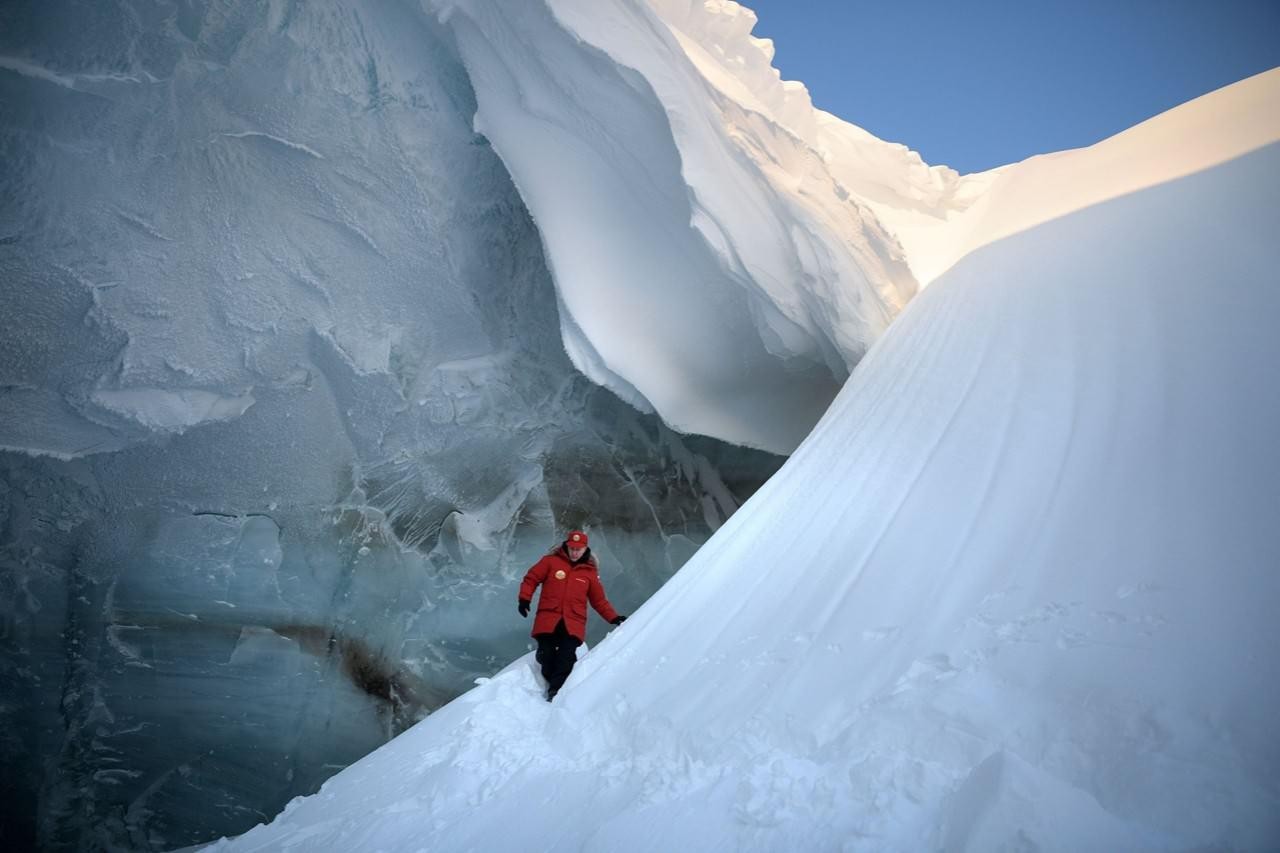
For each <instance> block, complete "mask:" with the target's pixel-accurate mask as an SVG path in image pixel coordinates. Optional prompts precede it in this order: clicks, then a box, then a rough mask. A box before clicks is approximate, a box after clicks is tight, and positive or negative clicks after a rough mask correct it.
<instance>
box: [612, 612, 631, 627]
mask: <svg viewBox="0 0 1280 853" xmlns="http://www.w3.org/2000/svg"><path fill="white" fill-rule="evenodd" d="M626 621H627V617H625V616H623V615H622V614H621V613H619V614H618V615H617V616H615V617H614V619H613V621H612V622H610V623H609V624H610V625H621V624H622V623H623V622H626Z"/></svg>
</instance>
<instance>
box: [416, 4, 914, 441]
mask: <svg viewBox="0 0 1280 853" xmlns="http://www.w3.org/2000/svg"><path fill="white" fill-rule="evenodd" d="M436 5H437V6H438V7H439V8H440V9H441V15H442V19H443V20H444V21H446V22H447V25H448V26H449V28H450V30H451V31H452V32H453V33H454V35H455V37H456V39H457V42H458V46H459V50H460V52H461V54H462V57H463V60H464V62H465V63H466V66H467V71H468V73H469V75H470V77H471V80H472V84H473V85H474V86H475V89H476V94H477V101H478V111H477V116H476V128H477V129H478V130H479V131H480V132H482V133H483V134H484V135H485V136H486V137H487V138H488V139H489V140H490V141H491V142H492V143H493V145H494V147H495V149H496V150H497V151H498V153H499V154H500V156H501V157H502V158H503V162H504V163H505V164H506V165H507V167H508V168H509V169H510V170H511V173H512V176H513V177H514V179H515V182H516V185H517V186H518V187H519V189H520V192H521V195H522V197H523V198H524V200H525V202H526V204H527V205H528V206H529V208H530V211H531V213H532V215H533V217H534V221H535V222H536V224H537V226H538V229H539V232H540V234H541V235H542V239H543V243H544V245H545V247H546V250H547V253H548V256H549V259H550V267H551V270H552V273H553V276H554V278H555V283H556V288H557V292H558V294H559V297H560V301H561V305H562V323H563V332H564V336H565V340H566V348H567V349H568V351H569V353H570V356H571V357H572V358H573V359H574V363H575V364H576V365H577V366H578V367H579V368H580V369H581V370H582V371H583V372H584V373H586V374H587V375H588V376H590V377H591V378H592V379H594V380H595V381H597V382H600V383H602V384H604V385H606V386H608V387H610V388H613V389H614V390H615V391H617V392H618V393H619V394H620V395H621V396H623V397H624V398H626V399H628V400H629V401H630V402H632V403H633V404H635V405H637V406H640V407H643V408H646V409H648V408H652V409H653V410H656V411H657V413H658V414H659V415H661V416H662V418H663V419H664V420H665V421H666V422H667V423H669V424H671V425H672V426H674V427H675V428H677V429H679V430H682V431H688V432H697V433H703V434H707V435H713V436H716V437H719V438H723V439H727V440H730V441H733V442H737V443H741V444H747V445H752V446H756V447H763V448H766V449H770V450H774V451H780V452H785V451H789V450H790V449H792V448H793V447H794V446H795V445H796V444H797V443H798V442H799V440H800V439H801V438H802V437H803V436H804V434H805V433H806V432H807V430H808V429H809V428H810V427H811V426H812V424H813V423H814V422H815V421H816V419H817V416H818V415H819V414H820V413H821V411H822V410H823V409H825V407H826V405H827V404H828V403H829V402H830V399H831V398H832V397H833V396H834V393H835V391H836V390H837V389H838V387H839V384H840V383H841V382H843V380H844V379H845V377H846V376H847V375H848V372H849V370H850V369H851V368H852V366H853V365H854V364H855V363H856V362H857V361H858V359H859V358H860V357H861V356H862V354H863V353H864V352H865V351H866V348H867V346H869V345H870V343H871V342H872V341H873V340H874V339H875V338H876V337H877V336H879V335H880V334H881V333H882V332H883V331H884V329H885V328H886V327H887V325H888V323H889V321H890V320H891V319H892V318H893V316H894V315H895V314H896V313H897V312H898V311H899V310H900V309H901V307H902V305H903V304H905V302H906V301H907V300H908V299H909V298H910V297H911V296H912V294H913V293H914V292H915V281H914V279H913V278H912V277H911V274H910V272H909V270H908V269H907V267H906V265H905V263H904V261H903V259H902V257H901V254H900V252H899V250H898V248H897V245H896V243H895V241H894V239H893V238H892V237H891V236H890V235H888V234H887V233H886V232H885V231H884V230H883V229H882V228H881V227H880V225H879V223H878V221H877V220H876V218H875V216H874V215H872V214H871V213H870V211H869V210H868V209H867V208H866V207H865V206H864V205H863V204H861V203H860V202H859V200H858V198H857V197H856V195H854V194H852V193H850V192H849V190H848V189H847V188H845V187H844V186H842V185H841V184H840V183H839V182H838V181H836V180H835V179H834V178H833V177H832V175H831V172H830V170H829V169H828V168H827V166H826V165H825V163H824V161H823V157H822V155H821V153H820V152H819V151H818V150H816V149H815V148H814V147H813V144H811V143H810V142H809V141H808V140H807V139H806V138H805V137H804V136H801V135H797V132H796V131H795V130H793V129H792V128H793V126H800V125H804V124H805V123H806V122H807V123H808V124H810V125H812V124H813V123H814V122H815V121H816V119H815V116H816V113H814V111H813V109H812V107H811V106H810V105H809V103H808V98H807V95H804V94H803V92H802V87H800V88H799V89H797V87H796V85H795V84H790V86H791V89H790V90H788V89H787V84H782V83H781V82H779V81H778V80H777V72H776V71H773V69H772V68H771V67H770V65H769V61H768V60H769V55H768V53H767V51H766V52H761V49H760V48H759V47H758V46H757V43H755V42H753V41H749V40H748V37H747V35H746V32H747V30H749V29H750V21H753V20H754V18H753V17H752V16H750V14H749V13H746V12H745V10H742V9H741V8H740V7H738V6H737V5H736V4H727V5H726V6H725V8H726V9H727V10H729V11H730V15H729V17H728V18H723V16H719V17H717V16H716V15H714V14H712V13H710V12H707V11H705V10H698V9H693V8H692V7H690V10H687V13H686V14H679V11H680V10H679V9H678V8H677V5H678V4H668V5H669V7H670V8H666V11H667V13H668V15H669V21H670V27H668V25H667V24H665V23H664V19H663V18H661V17H659V15H658V14H657V13H656V12H655V11H653V10H651V9H650V8H649V7H648V6H647V5H646V4H645V3H642V2H638V0H600V2H596V1H595V0H592V2H582V0H549V1H548V2H543V0H537V2H529V3H519V4H511V3H503V2H496V0H466V2H455V0H441V2H439V3H437V4H436ZM722 19H723V20H724V21H726V22H728V23H727V24H726V26H725V27H722V28H721V29H722V32H716V31H715V30H716V28H715V26H714V25H715V23H716V22H717V21H720V20H722ZM682 27H684V28H685V30H688V32H685V30H682V29H681V28H682ZM726 45H728V46H732V47H745V49H746V55H748V56H749V57H751V58H752V59H753V60H754V64H745V65H744V64H743V63H739V62H736V61H735V57H734V56H729V55H727V54H726V53H725V50H726ZM743 68H745V69H746V70H745V71H743V70H742V69H743ZM739 72H741V74H742V75H743V76H735V74H738V73H739ZM770 75H772V77H771V78H770ZM761 76H763V78H765V79H767V80H768V82H769V83H771V87H770V86H765V87H753V83H755V82H756V79H757V78H760V77H761ZM753 88H755V90H756V91H755V92H753ZM757 93H758V94H757ZM808 132H812V131H811V130H809V131H808ZM884 146H885V144H884V143H880V142H879V140H872V141H871V142H869V143H868V145H867V147H868V149H871V150H876V151H880V150H881V149H882V148H883V147H884ZM917 162H918V158H917ZM871 171H872V170H870V169H868V170H866V172H867V173H870V172H871ZM903 172H904V173H905V172H906V169H903ZM928 177H929V179H932V173H929V175H928ZM893 179H895V180H900V181H903V182H907V183H909V181H908V180H907V177H906V176H905V175H904V176H901V177H899V176H898V175H895V176H894V178H893Z"/></svg>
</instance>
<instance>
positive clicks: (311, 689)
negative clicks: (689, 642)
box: [0, 0, 777, 849]
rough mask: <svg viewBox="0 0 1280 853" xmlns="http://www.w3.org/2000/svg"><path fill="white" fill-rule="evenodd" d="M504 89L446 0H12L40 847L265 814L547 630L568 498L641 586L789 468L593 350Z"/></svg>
mask: <svg viewBox="0 0 1280 853" xmlns="http://www.w3.org/2000/svg"><path fill="white" fill-rule="evenodd" d="M475 106H476V105H475V100H474V97H473V94H472V90H471V87H470V83H469V80H468V77H467V74H466V70H465V68H464V67H463V65H462V63H461V62H460V61H459V58H458V56H457V54H456V52H455V49H454V47H453V44H452V38H451V36H450V35H449V34H448V33H447V32H445V31H443V30H442V29H441V27H440V25H439V24H438V23H437V22H436V20H435V18H434V17H433V15H431V14H428V13H426V12H425V11H424V10H422V9H421V8H419V7H418V6H416V5H414V4H412V3H386V4H378V5H377V6H376V7H361V6H358V5H352V4H347V3H343V2H336V0H335V2H318V3H317V2H306V3H302V2H288V0H273V2H270V3H263V4H259V3H251V2H229V3H216V4H207V5H206V4H200V3H192V2H186V0H182V2H164V0H154V2H153V0H135V1H134V2H124V3H119V4H109V5H107V4H99V3H93V2H76V0H59V2H56V3H35V2H25V3H24V2H18V3H8V4H5V5H4V7H3V8H0V153H2V155H3V156H2V158H0V164H2V165H0V188H2V190H3V191H2V192H0V198H2V199H3V201H2V202H0V299H2V300H3V304H4V310H3V311H0V448H3V450H2V451H0V647H2V648H3V657H0V680H2V681H3V684H4V688H3V689H4V695H3V701H2V702H0V731H3V732H4V735H3V738H2V739H0V764H3V766H4V767H5V772H4V773H3V774H0V778H2V780H3V781H0V785H2V786H3V790H0V795H3V797H4V800H5V802H6V804H7V806H6V809H5V817H4V820H3V826H2V827H0V833H2V835H0V838H3V839H4V841H5V844H6V846H7V847H9V848H10V849H16V848H21V847H24V846H30V845H32V844H35V843H39V844H41V845H43V846H45V847H47V848H49V849H77V848H124V849H163V848H166V847H171V846H176V845H180V844H184V843H189V842H191V841H196V840H200V839H201V838H205V837H211V836H213V835H217V834H224V833H235V832H238V831H241V830H243V829H244V828H246V827H248V826H251V825H252V824H254V823H256V822H259V821H261V820H263V819H265V818H267V817H269V816H270V815H272V814H274V813H275V811H277V810H278V809H279V807H280V806H281V805H282V804H283V803H284V802H286V801H287V800H288V799H289V798H290V797H292V796H294V795H295V794H297V793H300V792H306V791H309V790H314V788H315V787H316V785H318V784H319V782H320V781H321V780H323V779H324V778H325V777H326V776H328V775H330V774H331V773H332V772H334V771H335V770H336V769H338V768H340V767H342V766H344V765H345V764H347V763H349V762H350V761H352V760H354V759H355V758H357V757H359V756H360V755H362V754H364V753H365V752H367V751H368V750H369V749H371V748H373V747H374V746H376V745H377V744H379V743H381V742H383V741H384V740H385V739H386V738H387V737H388V736H389V735H390V734H392V733H394V732H395V731H397V730H399V728H401V727H402V726H403V725H405V724H407V723H408V722H411V721H412V720H414V719H416V718H417V717H419V716H420V715H421V714H422V713H423V712H425V711H427V710H429V709H431V708H433V707H435V706H436V705H438V704H439V703H440V702H442V701H444V700H445V699H447V698H449V697H451V696H453V695H456V694H457V693H458V692H459V691H460V690H462V689H463V688H465V687H466V686H467V685H468V684H469V683H470V681H471V679H472V678H473V677H475V676H477V675H482V674H488V673H490V672H492V671H493V669H495V668H496V667H497V666H499V665H501V664H502V663H505V662H506V661H507V660H509V659H511V658H512V657H513V656H515V655H518V654H519V653H521V652H522V651H523V650H524V648H525V645H526V642H527V637H526V636H525V632H526V631H527V624H526V623H524V622H522V620H520V619H519V618H518V616H516V614H515V612H514V608H513V607H511V606H510V605H511V598H512V593H511V590H512V584H513V582H514V580H515V579H516V577H517V576H518V575H519V574H520V572H522V571H523V569H524V568H525V567H526V566H527V565H528V564H529V563H530V562H532V560H533V559H534V558H535V557H536V556H537V555H538V554H540V553H541V552H542V550H544V549H545V548H546V547H547V545H548V544H549V543H550V542H551V540H552V538H553V537H554V535H555V532H556V531H557V530H560V529H563V527H564V526H566V525H576V524H585V525H587V526H588V527H589V529H591V530H592V532H593V545H595V547H596V550H597V552H598V553H599V554H600V555H601V557H602V558H603V564H604V570H605V581H606V583H607V584H608V586H609V591H610V594H611V596H612V597H613V599H614V601H615V602H616V603H617V604H618V605H619V607H621V608H622V609H623V610H624V611H625V610H628V609H631V608H633V607H635V606H637V605H638V604H639V603H640V602H641V601H643V600H644V599H645V597H647V595H648V594H649V593H650V592H651V591H652V590H653V589H654V588H656V586H657V585H658V584H659V583H661V581H662V580H663V579H665V578H666V577H668V576H669V575H670V574H671V573H672V572H673V571H674V570H675V568H677V567H678V566H679V565H680V564H681V563H683V562H684V560H685V559H687V558H688V557H689V556H690V555H691V554H692V553H693V551H694V550H695V549H696V547H697V546H698V544H699V543H700V542H702V541H703V540H705V539H706V537H707V536H708V535H709V534H710V532H711V530H712V529H714V528H715V527H716V526H718V525H719V524H720V523H721V522H722V521H723V520H724V518H725V517H727V516H728V515H729V514H730V513H731V512H732V511H733V510H734V508H735V507H736V505H737V504H738V503H739V502H740V501H741V499H742V498H743V497H744V496H745V495H747V494H749V493H750V492H751V491H753V490H754V488H755V487H756V486H757V485H758V484H759V483H760V482H762V481H763V480H764V479H765V478H766V477H767V476H768V474H769V473H771V472H772V471H773V470H774V468H776V465H777V460H776V459H775V458H774V457H771V456H768V455H766V454H761V453H756V452H752V451H746V450H742V449H735V448H730V447H727V446H725V445H722V444H719V443H718V442H714V441H710V440H702V439H696V438H685V437H681V436H679V435H677V434H676V433H673V432H672V431H671V430H670V429H668V428H667V427H666V426H665V425H663V424H662V423H661V422H660V421H659V420H658V419H657V418H655V417H653V416H650V415H642V414H639V413H637V412H636V411H635V410H634V409H632V408H631V407H629V406H627V405H625V404H624V403H622V402H620V401H619V400H618V399H617V398H616V397H614V396H613V395H612V394H611V393H609V392H608V391H605V390H602V389H600V388H598V387H596V386H594V385H592V384H591V383H590V382H588V381H587V380H586V379H585V378H584V377H582V376H581V375H580V374H579V373H578V372H577V371H575V370H574V369H573V367H572V365H571V363H570V361H569V359H568V358H567V357H566V355H565V353H564V348H563V344H562V342H561V338H560V322H561V318H560V315H559V312H558V308H557V301H556V295H555V291H554V289H553V286H552V281H551V278H550V276H549V274H548V271H547V263H546V261H545V260H544V257H543V251H542V238H541V236H540V235H539V234H538V233H537V231H536V230H535V228H534V226H533V224H532V222H531V220H530V218H529V216H528V214H527V213H526V211H525V208H524V205H523V203H522V201H521V199H520V198H519V195H518V194H517V192H516V190H515V189H514V187H513V185H512V181H511V178H510V176H509V174H508V172H507V169H506V167H505V166H504V164H503V163H502V162H501V161H500V160H499V159H498V158H497V157H496V156H495V155H494V153H493V151H492V150H491V148H490V147H489V144H488V142H487V140H486V139H485V138H484V137H482V136H480V135H477V134H476V133H475V131H474V129H473V127H472V118H473V115H474V112H475ZM598 636H599V632H597V633H596V634H594V635H593V636H592V638H591V639H592V640H594V639H597V638H598Z"/></svg>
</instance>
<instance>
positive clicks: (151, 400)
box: [92, 388, 254, 432]
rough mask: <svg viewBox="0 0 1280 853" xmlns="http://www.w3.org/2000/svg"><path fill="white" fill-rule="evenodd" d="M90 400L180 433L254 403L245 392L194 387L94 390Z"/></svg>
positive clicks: (235, 414) (237, 413)
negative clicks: (237, 393) (236, 392)
mask: <svg viewBox="0 0 1280 853" xmlns="http://www.w3.org/2000/svg"><path fill="white" fill-rule="evenodd" d="M92 399H93V401H94V402H95V403H97V404H98V405H100V406H102V407H103V408H104V409H107V410H109V411H112V412H115V413H116V414H118V415H124V416H125V417H127V418H131V419H133V420H135V421H137V422H138V423H140V424H142V425H143V426H145V427H148V428H150V429H154V430H160V431H163V432H182V431H184V430H186V429H188V428H189V427H193V426H197V425H199V424H203V423H212V422H215V421H229V420H234V419H235V418H238V417H240V416H241V415H243V414H244V413H245V412H246V411H247V410H248V408H249V407H250V406H252V405H253V403H254V398H253V395H252V394H251V393H248V392H246V393H244V394H240V395H236V396H231V395H224V394H216V393H214V392H213V391H201V390H198V389H194V388H184V389H181V390H176V391H174V390H168V389H162V388H130V389H126V390H121V391H95V392H94V393H93V396H92Z"/></svg>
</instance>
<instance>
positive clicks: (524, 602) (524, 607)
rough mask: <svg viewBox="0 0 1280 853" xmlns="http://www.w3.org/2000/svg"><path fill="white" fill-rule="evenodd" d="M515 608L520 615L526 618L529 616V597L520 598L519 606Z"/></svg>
mask: <svg viewBox="0 0 1280 853" xmlns="http://www.w3.org/2000/svg"><path fill="white" fill-rule="evenodd" d="M516 609H518V610H519V611H520V615H521V616H523V617H524V618H526V619H528V618H529V599H527V598H522V599H520V606H519V607H518V608H516Z"/></svg>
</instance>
